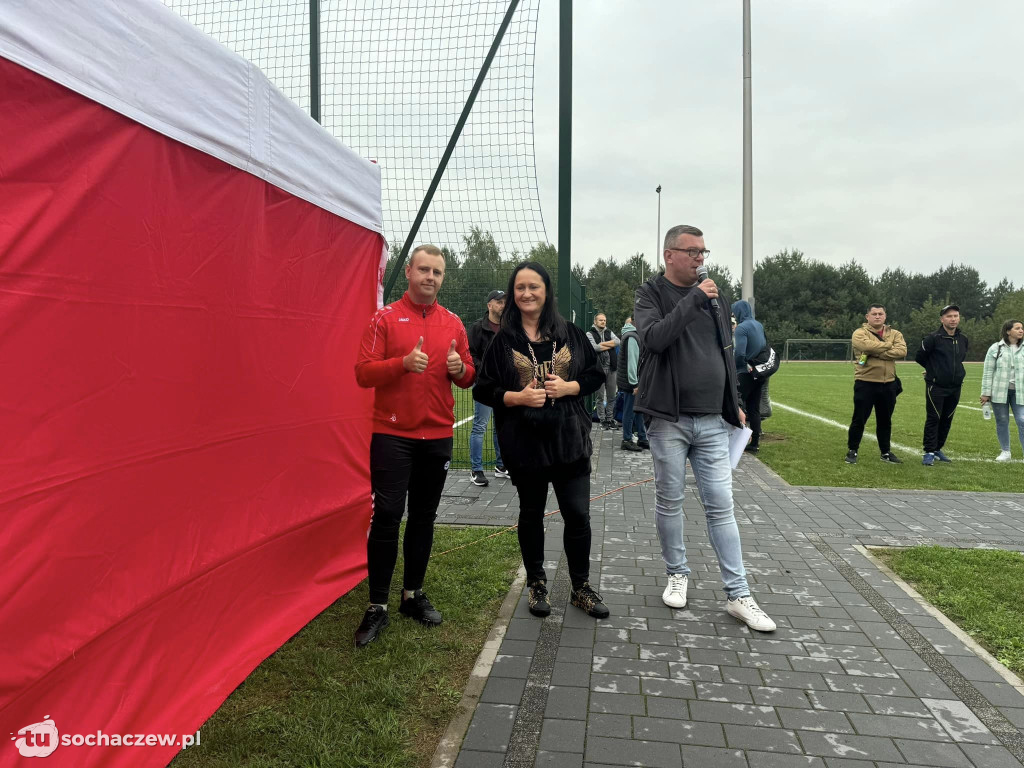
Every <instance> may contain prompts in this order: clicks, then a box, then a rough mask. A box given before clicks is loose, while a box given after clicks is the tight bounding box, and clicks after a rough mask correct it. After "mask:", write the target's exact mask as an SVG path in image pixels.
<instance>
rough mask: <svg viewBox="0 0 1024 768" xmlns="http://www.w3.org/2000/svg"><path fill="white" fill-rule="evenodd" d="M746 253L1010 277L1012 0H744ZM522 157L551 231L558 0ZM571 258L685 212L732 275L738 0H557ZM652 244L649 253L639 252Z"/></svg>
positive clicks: (592, 254)
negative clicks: (749, 202)
mask: <svg viewBox="0 0 1024 768" xmlns="http://www.w3.org/2000/svg"><path fill="white" fill-rule="evenodd" d="M752 5H753V9H752V61H753V72H752V83H753V126H754V144H753V159H754V258H755V260H759V259H761V258H764V257H765V256H768V255H771V254H774V253H776V252H778V251H779V250H781V249H783V248H787V247H791V248H799V249H800V250H802V251H804V252H805V253H806V254H807V255H808V256H809V257H812V258H815V259H820V260H822V261H826V262H829V263H834V264H839V263H842V262H845V261H848V260H849V259H851V258H853V259H856V260H857V261H858V262H860V263H861V264H863V265H864V266H865V267H866V268H867V270H868V271H869V272H870V273H871V274H872V275H877V274H878V273H880V272H881V271H882V270H884V269H885V268H887V267H890V266H902V267H903V268H904V269H908V270H910V271H915V272H931V271H933V270H934V269H936V268H937V267H939V266H942V265H945V264H949V263H950V262H965V263H968V264H972V265H974V266H975V267H976V268H977V269H978V270H979V272H980V273H981V277H982V279H984V280H985V281H986V282H988V283H989V284H990V285H992V284H995V283H996V282H998V281H999V280H1000V279H1001V278H1003V277H1008V278H1009V279H1010V280H1012V281H1013V282H1014V283H1015V284H1016V285H1017V286H1020V285H1021V283H1024V229H1022V228H1021V226H1020V225H1019V224H1018V222H1019V221H1020V220H1021V218H1022V210H1024V192H1022V188H1024V187H1022V185H1024V181H1022V177H1024V45H1022V40H1021V30H1024V3H1020V2H1019V0H984V1H983V2H976V3H968V2H964V0H869V1H868V2H864V3H847V2H822V1H821V0H753V2H752ZM540 13H541V18H540V25H539V33H538V35H539V37H538V48H537V62H536V67H537V68H536V84H535V131H536V150H537V170H538V178H539V183H540V187H541V201H542V204H543V209H544V217H545V221H546V224H547V229H548V236H549V237H550V238H551V240H552V242H556V241H557V231H558V230H557V226H558V198H557V189H558V172H557V168H558V154H557V153H558V146H557V129H558V113H557V67H558V1H557V0H547V2H543V3H542V4H541V12H540ZM574 22H575V36H574V37H575V42H574V45H575V52H574V53H575V56H574V67H575V78H574V80H575V82H574V91H575V93H574V110H575V114H574V123H575V125H574V132H573V142H574V144H573V184H574V196H573V259H574V261H577V260H578V261H580V262H581V263H582V264H583V265H584V266H589V265H590V264H592V263H593V262H594V261H595V260H597V259H598V258H600V257H604V256H610V255H613V256H615V257H616V258H619V259H622V258H626V257H628V256H631V255H632V254H634V253H636V252H637V251H643V252H644V254H645V255H647V256H648V257H649V258H651V257H652V256H653V251H654V249H655V243H656V228H657V221H656V219H657V195H656V194H655V191H654V189H655V187H656V186H657V185H658V184H661V185H662V187H663V189H662V218H661V220H662V230H664V229H666V228H667V227H668V226H671V225H672V224H677V223H687V224H694V225H697V226H699V227H701V228H702V229H703V230H704V232H705V240H706V243H707V247H708V248H710V249H711V250H712V256H713V258H714V259H715V260H716V261H717V262H719V263H721V264H723V265H725V266H728V267H729V268H730V269H731V270H732V272H733V275H734V276H736V277H739V273H740V253H741V203H742V143H741V142H742V130H743V121H742V117H743V91H742V4H741V2H740V0H729V1H727V0H714V1H710V0H628V1H627V0H576V3H575V18H574ZM652 260H653V259H652Z"/></svg>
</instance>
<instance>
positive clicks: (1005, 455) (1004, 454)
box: [996, 451, 1011, 461]
mask: <svg viewBox="0 0 1024 768" xmlns="http://www.w3.org/2000/svg"><path fill="white" fill-rule="evenodd" d="M1010 455H1011V454H1010V452H1009V451H1000V452H999V455H998V456H996V461H1009V460H1010Z"/></svg>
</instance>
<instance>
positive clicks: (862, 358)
mask: <svg viewBox="0 0 1024 768" xmlns="http://www.w3.org/2000/svg"><path fill="white" fill-rule="evenodd" d="M867 364H868V354H867V352H865V353H864V354H863V355H861V356H860V360H858V361H857V365H867Z"/></svg>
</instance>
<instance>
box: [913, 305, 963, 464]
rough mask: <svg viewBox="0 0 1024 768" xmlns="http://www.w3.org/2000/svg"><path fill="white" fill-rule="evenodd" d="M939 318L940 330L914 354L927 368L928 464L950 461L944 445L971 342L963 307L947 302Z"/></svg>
mask: <svg viewBox="0 0 1024 768" xmlns="http://www.w3.org/2000/svg"><path fill="white" fill-rule="evenodd" d="M939 320H940V322H941V325H940V326H939V329H938V330H937V331H935V332H934V333H929V334H928V335H927V336H925V337H924V338H923V339H921V348H920V349H918V350H917V354H915V355H914V360H916V361H917V364H918V365H921V366H923V367H924V385H925V398H924V407H925V421H924V456H923V457H922V458H921V463H922V464H924V465H925V466H926V467H930V466H932V464H934V463H935V460H936V459H938V460H939V461H946V462H948V461H949V457H948V456H946V454H944V453H943V452H942V448H943V446H944V445H945V444H946V438H947V437H948V436H949V428H950V427H951V426H953V415H954V414H955V413H956V406H957V405H958V404H959V402H960V388H961V387H962V386H963V383H964V377H965V376H966V375H967V371H966V369H965V368H964V360H965V359H967V345H968V343H969V342H968V339H967V337H966V336H964V335H963V334H962V333H961V332H960V327H959V326H960V307H958V306H957V305H956V304H948V305H946V306H945V307H943V308H942V311H941V312H939Z"/></svg>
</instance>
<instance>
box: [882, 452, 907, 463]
mask: <svg viewBox="0 0 1024 768" xmlns="http://www.w3.org/2000/svg"><path fill="white" fill-rule="evenodd" d="M882 461H887V462H889V463H890V464H902V463H903V460H902V459H901V458H900V457H899V456H897V455H896V454H895V453H893V452H892V451H889V452H888V453H883V454H882Z"/></svg>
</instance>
